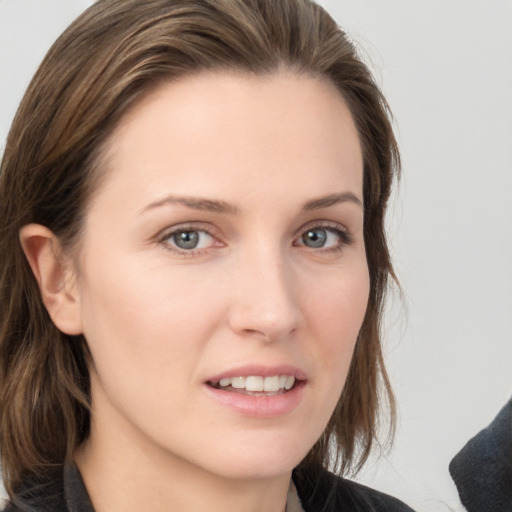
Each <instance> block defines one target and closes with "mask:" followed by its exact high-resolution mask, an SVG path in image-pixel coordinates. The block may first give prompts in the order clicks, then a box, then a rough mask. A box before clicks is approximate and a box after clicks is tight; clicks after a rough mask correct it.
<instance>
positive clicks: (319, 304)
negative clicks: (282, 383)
mask: <svg viewBox="0 0 512 512" xmlns="http://www.w3.org/2000/svg"><path fill="white" fill-rule="evenodd" d="M368 295H369V277H368V269H367V266H366V265H362V264H361V265H360V266H358V268H356V269H354V270H353V271H352V272H351V273H350V274H348V275H347V274H345V275H340V277H339V278H334V279H332V278H331V279H330V280H329V281H328V282H327V283H325V285H324V286H323V287H310V292H309V299H308V304H309V307H308V317H309V319H310V325H311V326H312V330H313V336H314V337H315V339H316V340H317V343H318V350H319V355H320V357H321V359H322V363H321V364H322V368H324V369H325V371H326V372H327V373H329V374H330V376H331V379H332V380H334V381H336V387H337V388H340V389H339V391H340V392H341V387H343V384H344V382H345V378H346V375H347V372H348V368H349V366H350V362H351V359H352V354H353V350H354V347H355V343H356V341H357V336H358V334H359V331H360V329H361V325H362V322H363V319H364V316H365V313H366V308H367V304H368Z"/></svg>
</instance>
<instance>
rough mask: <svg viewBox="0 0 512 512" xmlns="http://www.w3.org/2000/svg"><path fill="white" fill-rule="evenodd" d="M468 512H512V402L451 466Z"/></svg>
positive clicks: (466, 446)
mask: <svg viewBox="0 0 512 512" xmlns="http://www.w3.org/2000/svg"><path fill="white" fill-rule="evenodd" d="M450 473H451V475H452V478H453V481H454V482H455V485H456V486H457V490H458V491H459V496H460V500H461V502H462V504H463V505H464V507H466V509H467V511H468V512H487V511H489V512H512V398H511V399H510V400H509V402H508V403H507V405H505V407H503V409H502V410H501V411H500V413H499V414H498V415H497V416H496V418H495V419H494V421H493V422H492V423H491V424H490V425H489V426H488V427H487V428H484V429H483V430H482V431H481V432H479V433H478V434H477V435H476V436H475V437H473V438H472V439H470V440H469V441H468V442H467V443H466V445H465V446H464V447H463V448H462V450H461V451H460V452H459V453H458V454H457V455H456V456H455V457H454V459H453V460H452V461H451V463H450Z"/></svg>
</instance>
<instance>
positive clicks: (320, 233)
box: [302, 228, 327, 249]
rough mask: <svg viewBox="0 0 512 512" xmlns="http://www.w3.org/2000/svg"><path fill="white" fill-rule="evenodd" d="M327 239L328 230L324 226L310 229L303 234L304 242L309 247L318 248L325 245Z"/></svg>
mask: <svg viewBox="0 0 512 512" xmlns="http://www.w3.org/2000/svg"><path fill="white" fill-rule="evenodd" d="M326 241H327V230H326V229H322V228H315V229H308V230H307V231H306V232H305V233H304V234H303V235H302V243H303V244H304V245H306V246H307V247H312V248H314V249H317V248H319V247H323V246H324V245H325V242H326Z"/></svg>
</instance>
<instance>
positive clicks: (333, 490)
mask: <svg viewBox="0 0 512 512" xmlns="http://www.w3.org/2000/svg"><path fill="white" fill-rule="evenodd" d="M312 475H314V476H312ZM312 475H310V476H301V475H299V474H298V473H297V472H296V473H294V477H293V479H294V482H295V485H296V487H297V492H298V494H299V497H300V499H301V502H302V506H303V507H304V511H305V512H317V511H318V512H320V511H324V510H325V511H329V512H341V511H343V510H350V511H351V512H414V511H413V510H412V509H411V508H410V507H409V506H407V505H406V504H405V503H403V502H402V501H400V500H398V499H397V498H394V497H392V496H389V495H388V494H385V493H382V492H380V491H376V490H375V489H371V488H369V487H366V486H365V485H362V484H359V483H357V482H353V481H351V480H347V479H345V478H341V477H338V476H336V475H334V474H332V473H330V472H328V471H326V470H324V469H319V470H317V471H315V472H314V473H313V474H312Z"/></svg>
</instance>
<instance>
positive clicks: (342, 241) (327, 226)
mask: <svg viewBox="0 0 512 512" xmlns="http://www.w3.org/2000/svg"><path fill="white" fill-rule="evenodd" d="M315 230H324V231H327V232H328V233H331V234H334V235H335V236H337V237H338V239H339V243H338V244H337V245H336V246H334V247H327V248H322V247H319V248H312V247H308V246H307V245H305V244H304V243H297V241H298V240H301V239H302V237H303V236H304V235H305V234H306V233H307V232H308V231H315ZM187 232H198V233H206V234H207V235H208V236H210V237H211V238H212V239H214V240H216V239H217V237H216V236H215V235H214V234H213V233H212V232H211V231H210V230H209V229H206V228H204V227H201V226H199V227H198V226H194V225H182V226H179V227H175V228H172V229H171V230H168V231H165V232H163V233H162V234H161V235H160V236H158V238H157V240H156V242H157V243H158V244H160V245H162V246H163V247H164V249H166V250H167V251H170V252H172V253H175V254H178V255H179V256H183V257H189V258H193V257H194V256H197V255H199V254H200V253H204V252H205V251H208V250H209V249H210V248H211V247H208V248H199V249H195V248H194V249H189V250H186V249H180V248H179V247H176V246H175V245H171V243H170V242H169V239H171V238H172V237H174V236H175V235H177V234H179V233H187ZM352 243H353V238H352V235H351V234H350V233H349V232H348V231H347V230H346V229H345V228H344V227H342V226H341V225H340V224H336V223H334V224H332V223H316V224H312V225H309V226H305V227H303V228H301V230H300V234H299V235H298V236H297V237H296V238H295V241H294V243H293V245H294V246H302V247H305V248H306V249H311V250H312V251H313V252H315V253H330V254H333V253H338V252H340V251H342V250H343V248H344V247H345V246H348V245H351V244H352Z"/></svg>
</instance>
